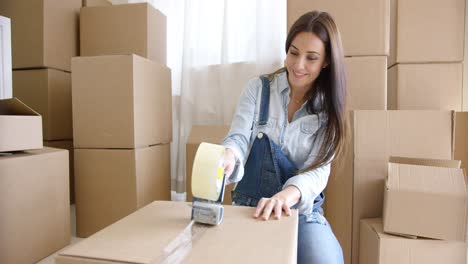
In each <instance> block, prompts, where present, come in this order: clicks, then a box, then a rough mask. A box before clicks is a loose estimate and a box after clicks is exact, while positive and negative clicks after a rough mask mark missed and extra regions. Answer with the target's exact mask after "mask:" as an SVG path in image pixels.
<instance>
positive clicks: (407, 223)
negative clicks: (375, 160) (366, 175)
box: [383, 163, 468, 242]
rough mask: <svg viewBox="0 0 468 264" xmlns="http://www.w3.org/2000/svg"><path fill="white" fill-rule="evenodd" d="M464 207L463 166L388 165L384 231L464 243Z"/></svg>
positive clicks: (466, 203) (466, 201)
mask: <svg viewBox="0 0 468 264" xmlns="http://www.w3.org/2000/svg"><path fill="white" fill-rule="evenodd" d="M467 207H468V193H467V189H466V182H465V175H464V173H463V170H462V169H460V168H447V167H434V166H421V165H412V164H404V163H389V164H388V177H387V179H386V184H385V196H384V212H383V221H384V231H385V232H387V233H395V234H405V235H413V236H418V237H427V238H434V239H443V240H458V241H462V242H464V241H465V235H466V221H467Z"/></svg>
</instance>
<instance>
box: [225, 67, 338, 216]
mask: <svg viewBox="0 0 468 264" xmlns="http://www.w3.org/2000/svg"><path fill="white" fill-rule="evenodd" d="M261 88H262V82H261V80H260V78H254V79H251V80H250V81H249V82H248V83H247V86H246V88H245V89H244V91H243V92H242V94H241V97H240V100H239V104H238V105H237V109H236V112H235V114H234V118H233V121H232V124H231V129H230V131H229V134H228V135H227V137H226V138H225V139H224V143H223V145H224V146H225V147H226V148H231V149H232V150H233V151H234V154H235V155H236V159H238V161H239V163H240V165H239V166H238V167H237V168H236V169H235V171H234V172H233V174H232V175H231V177H229V179H227V184H229V183H232V182H239V181H240V180H241V179H242V177H243V176H244V167H243V164H245V162H246V159H247V156H248V153H249V151H250V148H251V147H252V144H253V141H254V139H255V137H256V136H257V134H258V133H260V132H262V133H265V134H267V135H268V136H269V138H270V139H271V140H273V142H275V143H276V144H277V145H279V146H280V147H281V150H282V151H283V153H284V154H285V155H286V156H288V158H289V159H290V160H291V161H292V162H294V163H295V165H296V167H297V168H299V169H304V168H306V167H308V166H309V165H311V164H312V162H313V161H314V160H315V159H316V157H317V154H318V151H319V148H320V145H321V142H322V140H323V131H324V126H325V124H326V122H327V120H326V115H325V114H323V113H320V114H318V115H316V114H309V113H308V112H307V109H306V103H304V104H303V105H302V106H301V107H300V108H299V109H298V110H297V111H296V113H295V114H294V116H293V118H292V121H291V122H288V104H289V94H290V91H291V90H290V88H289V84H288V80H287V75H286V72H282V73H279V74H277V75H276V76H275V78H274V79H273V81H272V82H271V91H270V108H269V117H268V123H267V125H266V126H265V125H263V126H259V125H258V118H259V110H260V103H259V102H260V101H259V98H260V93H261ZM329 175H330V164H327V165H325V166H322V167H319V168H316V169H314V170H310V171H307V172H304V173H301V174H298V175H296V176H293V177H291V178H290V179H289V180H288V181H286V183H285V184H284V186H283V189H284V188H286V187H287V186H290V185H291V186H295V187H297V188H298V189H299V191H300V192H301V199H300V201H299V203H298V209H299V213H300V214H305V215H308V214H310V213H312V209H313V204H314V199H315V198H316V197H317V196H318V195H319V194H320V193H321V192H322V191H323V190H324V189H325V186H326V185H327V181H328V177H329Z"/></svg>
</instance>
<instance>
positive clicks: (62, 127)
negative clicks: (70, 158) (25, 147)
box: [13, 69, 73, 140]
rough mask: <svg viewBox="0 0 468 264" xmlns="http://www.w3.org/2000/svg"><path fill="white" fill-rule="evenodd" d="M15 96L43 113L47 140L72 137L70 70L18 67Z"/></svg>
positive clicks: (14, 77)
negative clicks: (22, 68) (21, 68)
mask: <svg viewBox="0 0 468 264" xmlns="http://www.w3.org/2000/svg"><path fill="white" fill-rule="evenodd" d="M13 95H14V96H15V97H17V98H18V99H20V100H21V101H22V102H24V103H25V104H27V105H28V106H29V107H31V108H33V109H34V110H35V111H37V112H38V113H39V114H41V115H42V122H43V124H42V129H43V137H44V140H64V139H69V140H70V139H72V138H73V128H72V123H73V122H72V102H71V101H72V97H71V75H70V73H68V72H64V71H58V70H54V69H34V70H15V71H13Z"/></svg>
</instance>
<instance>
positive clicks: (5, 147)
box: [0, 98, 42, 152]
mask: <svg viewBox="0 0 468 264" xmlns="http://www.w3.org/2000/svg"><path fill="white" fill-rule="evenodd" d="M0 127H1V128H2V129H1V131H2V132H1V133H0V152H9V151H10V152H11V151H21V150H27V149H40V148H42V119H41V116H40V115H39V114H38V113H37V112H35V111H34V110H32V109H31V108H29V107H28V106H27V105H25V104H24V103H23V102H21V101H20V100H18V99H16V98H11V99H0Z"/></svg>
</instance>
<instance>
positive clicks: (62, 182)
mask: <svg viewBox="0 0 468 264" xmlns="http://www.w3.org/2000/svg"><path fill="white" fill-rule="evenodd" d="M68 196H69V193H68V153H67V151H66V150H58V149H52V148H43V149H40V150H32V151H26V152H22V153H16V154H12V155H8V154H0V212H1V213H0V223H1V224H0V234H1V236H0V263H3V264H13V263H14V264H29V263H36V262H37V261H39V260H40V259H42V258H44V257H47V256H49V255H50V254H52V253H53V252H55V251H57V250H58V249H61V248H63V247H65V246H66V245H68V244H69V243H70V205H69V203H68Z"/></svg>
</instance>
